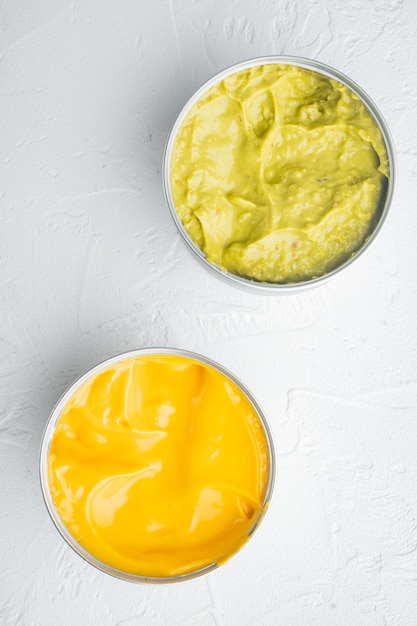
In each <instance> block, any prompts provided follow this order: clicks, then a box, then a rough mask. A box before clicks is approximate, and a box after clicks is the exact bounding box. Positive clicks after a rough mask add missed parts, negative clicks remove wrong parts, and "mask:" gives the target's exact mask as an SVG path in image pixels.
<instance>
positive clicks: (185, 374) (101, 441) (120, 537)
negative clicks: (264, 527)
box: [40, 348, 275, 583]
mask: <svg viewBox="0 0 417 626" xmlns="http://www.w3.org/2000/svg"><path fill="white" fill-rule="evenodd" d="M274 476H275V455H274V448H273V442H272V437H271V432H270V430H269V427H268V424H267V422H266V419H265V416H264V414H263V412H262V410H261V408H260V406H259V404H258V403H257V401H256V400H255V399H254V397H253V396H252V394H251V393H250V391H249V390H248V389H247V388H246V387H245V386H244V385H243V384H242V383H241V382H240V381H239V380H238V379H237V378H236V377H235V376H234V375H233V374H231V373H230V372H228V371H227V370H226V369H225V368H223V367H222V366H221V365H218V364H217V363H214V362H213V361H211V360H210V359H207V358H205V357H203V356H200V355H197V354H194V353H192V352H186V351H183V350H175V349H167V348H150V349H142V350H135V351H132V352H127V353H124V354H121V355H119V356H116V357H113V358H111V359H108V360H107V361H104V362H103V363H101V364H100V365H97V366H96V367H94V368H93V369H91V370H90V371H88V372H87V373H86V374H84V375H83V376H81V378H79V379H78V380H77V381H76V382H75V383H74V384H73V385H72V386H71V387H70V388H69V389H68V390H67V391H66V393H65V394H64V395H63V396H62V398H61V399H60V400H59V402H58V404H57V405H56V407H55V409H54V410H53V412H52V415H51V417H50V419H49V421H48V424H47V426H46V429H45V432H44V436H43V441H42V448H41V455H40V478H41V486H42V492H43V496H44V499H45V503H46V506H47V509H48V511H49V513H50V515H51V517H52V520H53V522H54V524H55V526H56V527H57V529H58V531H59V532H60V533H61V535H62V537H63V538H64V539H65V540H66V541H67V543H68V544H69V545H70V546H71V547H72V548H73V549H74V550H75V551H76V552H77V553H78V554H79V555H80V556H81V557H83V558H84V559H85V560H86V561H88V562H89V563H90V564H92V565H94V566H95V567H97V568H98V569H100V570H102V571H104V572H106V573H108V574H111V575H113V576H116V577H118V578H121V579H123V580H128V581H133V582H151V583H165V582H177V581H181V580H187V579H190V578H194V577H197V576H200V575H202V574H205V573H207V572H209V571H211V570H213V569H215V568H217V567H218V566H219V565H221V564H223V563H224V562H226V561H227V560H229V558H230V557H232V556H233V555H234V554H235V553H236V552H238V551H239V550H240V549H241V548H242V547H243V546H244V545H245V544H246V542H247V541H248V539H249V538H250V536H251V535H252V534H253V532H254V530H255V529H256V528H257V527H258V526H259V524H260V522H261V520H262V519H263V517H264V515H265V513H266V511H267V508H268V505H269V502H270V499H271V495H272V490H273V484H274Z"/></svg>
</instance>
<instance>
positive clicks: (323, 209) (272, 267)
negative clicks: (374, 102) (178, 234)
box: [170, 65, 389, 283]
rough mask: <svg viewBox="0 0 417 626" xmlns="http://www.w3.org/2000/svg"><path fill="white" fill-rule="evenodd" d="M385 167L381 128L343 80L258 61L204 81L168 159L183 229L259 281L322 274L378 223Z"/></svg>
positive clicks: (210, 254) (224, 264) (224, 266)
mask: <svg viewBox="0 0 417 626" xmlns="http://www.w3.org/2000/svg"><path fill="white" fill-rule="evenodd" d="M388 176H389V167H388V157H387V153H386V149H385V144H384V140H383V138H382V135H381V132H380V130H379V127H378V125H377V123H376V121H375V120H374V118H373V117H372V115H371V114H370V112H369V111H368V109H367V108H366V107H365V105H364V104H363V103H362V102H361V100H360V99H359V98H358V96H356V95H355V94H354V93H353V92H352V91H350V89H348V88H347V87H346V86H345V85H342V84H341V83H339V82H337V81H335V80H332V79H330V78H327V77H325V76H323V75H321V74H318V73H316V72H313V71H311V70H307V69H302V68H300V67H296V66H290V65H262V66H257V67H253V68H251V69H247V70H243V71H240V72H238V73H236V74H233V75H232V76H229V77H227V78H225V79H224V80H223V81H221V82H220V83H218V84H216V85H215V86H214V87H212V88H211V89H209V90H208V91H207V92H205V94H204V95H203V96H202V97H201V98H200V100H199V101H198V102H197V103H196V104H195V105H194V106H193V107H192V108H191V109H190V111H189V112H188V113H187V115H186V117H185V119H184V121H183V123H182V125H181V127H180V129H179V132H178V134H177V137H176V140H175V143H174V146H173V151H172V156H171V165H170V177H171V189H172V196H173V200H174V204H175V207H176V210H177V213H178V215H179V218H180V220H181V222H182V224H183V225H184V228H185V229H186V231H187V232H188V234H189V235H190V237H191V238H192V240H193V241H194V242H195V244H196V245H197V246H198V247H199V248H201V250H202V251H203V253H204V254H205V256H206V258H207V261H209V262H210V263H212V264H215V265H217V266H218V267H219V268H220V269H221V270H223V271H228V272H231V273H233V274H237V275H239V276H243V277H246V278H250V279H254V280H257V281H262V282H273V283H293V282H300V281H305V280H309V279H312V278H315V277H318V276H322V275H323V274H326V273H327V272H329V271H331V270H332V269H334V268H336V267H337V266H339V265H340V264H342V263H343V262H344V261H345V260H346V259H348V258H349V257H351V256H352V255H353V254H354V253H355V251H357V250H358V249H359V248H360V246H361V245H362V244H363V243H364V241H365V240H366V239H367V237H368V236H369V235H370V233H371V232H372V230H373V228H374V227H375V224H376V223H377V221H378V218H379V214H380V209H381V205H382V202H381V200H383V197H384V194H385V192H386V187H387V180H388Z"/></svg>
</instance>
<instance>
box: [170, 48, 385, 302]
mask: <svg viewBox="0 0 417 626" xmlns="http://www.w3.org/2000/svg"><path fill="white" fill-rule="evenodd" d="M268 65H280V66H285V67H287V66H289V67H296V68H301V69H303V70H310V71H312V72H315V73H317V74H320V75H321V76H323V77H327V78H329V79H333V80H334V81H337V82H338V83H340V84H341V85H343V86H345V87H347V88H348V90H350V91H351V92H353V94H355V95H356V96H357V97H358V98H359V100H360V102H361V103H362V104H363V105H364V107H365V110H366V111H367V113H369V114H370V116H371V118H373V121H374V122H375V123H376V126H377V127H379V130H380V133H381V135H382V142H383V144H385V145H384V148H385V151H386V162H387V170H388V171H389V174H388V176H387V181H385V186H384V187H383V191H382V193H381V196H380V199H379V201H378V208H377V209H376V213H377V216H376V217H375V219H373V221H372V227H371V228H369V230H366V238H365V239H364V240H362V242H361V243H360V245H359V247H358V248H357V249H355V250H354V251H353V252H352V253H349V254H348V256H347V258H343V259H342V260H341V261H340V263H339V262H338V263H337V264H336V265H335V266H334V267H332V268H331V269H329V270H326V271H325V272H324V273H323V274H320V275H317V276H315V275H311V276H309V277H308V278H303V279H300V280H298V279H296V280H292V279H289V280H285V281H278V282H268V280H262V279H253V278H251V277H247V276H245V275H239V273H236V272H234V271H233V272H232V271H228V270H227V269H225V268H224V267H220V266H219V264H217V263H216V262H209V261H208V260H207V258H206V257H207V255H206V254H205V252H203V250H202V249H201V248H200V246H199V245H197V244H196V243H195V241H194V240H193V239H192V238H191V236H190V234H189V233H188V232H187V230H186V228H185V227H184V225H183V223H182V221H181V219H180V217H179V215H178V212H177V207H176V203H175V201H174V197H173V195H174V194H173V185H172V180H171V166H172V161H173V152H174V149H175V143H176V140H177V138H178V135H179V133H180V131H182V129H183V128H185V126H184V127H183V124H184V122H187V121H188V119H189V118H187V116H188V114H189V112H190V110H191V109H192V108H193V107H194V106H195V105H196V104H197V103H199V101H200V102H201V99H202V98H203V97H206V96H207V92H209V90H211V89H212V88H213V87H214V86H216V85H219V84H220V83H221V81H223V80H224V79H229V80H230V77H231V76H232V75H235V74H237V73H238V72H243V71H244V70H249V69H253V68H260V67H261V66H268ZM210 97H211V96H210ZM194 111H195V109H194ZM193 114H194V113H193ZM371 118H370V119H371ZM381 145H382V144H381ZM193 158H194V157H193ZM180 162H181V161H180ZM248 177H249V176H248ZM317 180H319V179H317ZM163 183H164V190H165V196H166V200H167V203H168V206H169V208H170V211H171V215H172V217H173V219H174V222H175V224H176V226H177V229H178V230H179V232H180V234H181V235H182V237H183V239H184V241H185V243H186V244H187V246H188V247H189V249H190V250H191V252H192V253H193V254H194V256H195V257H196V258H197V259H198V260H199V261H200V262H201V263H202V264H203V265H204V267H206V268H207V269H208V270H209V271H211V272H212V273H213V274H215V275H216V276H218V277H220V278H222V279H224V280H226V281H227V282H228V283H229V284H232V285H235V286H238V287H243V288H245V289H249V290H252V291H256V292H258V293H263V294H280V293H293V292H298V291H301V290H304V289H306V288H309V287H312V286H316V285H320V284H323V283H325V282H327V281H328V280H329V279H330V278H332V277H335V276H337V275H338V274H339V273H340V272H342V270H344V269H346V268H347V267H348V266H350V265H352V263H354V262H356V261H357V260H358V259H359V257H361V256H362V254H363V253H364V252H365V251H366V250H368V249H369V247H370V245H371V243H372V242H373V241H375V239H376V237H377V235H378V234H379V232H380V231H381V229H382V226H383V224H384V222H385V220H386V218H387V215H388V211H389V208H390V205H391V202H392V197H393V191H394V186H395V155H394V146H393V142H392V139H391V135H390V133H389V130H388V128H387V125H386V123H385V121H384V119H383V117H382V115H381V113H380V112H379V110H378V108H377V107H376V105H375V104H374V102H373V101H372V100H371V98H370V97H369V96H368V95H367V94H366V93H365V92H364V91H363V90H362V89H361V88H360V87H359V86H358V85H356V84H355V83H354V82H353V81H352V80H351V79H350V78H348V77H347V76H345V75H343V74H342V73H340V72H339V71H337V70H335V69H333V68H331V67H329V66H327V65H325V64H323V63H320V62H318V61H314V60H309V59H303V58H299V57H290V56H269V57H261V58H255V59H251V60H248V61H244V62H243V63H239V64H237V65H233V66H231V67H229V68H227V69H225V70H223V71H221V72H219V73H218V74H216V75H215V76H214V77H213V78H211V79H210V80H209V81H208V82H206V83H205V84H204V85H203V86H202V87H201V88H200V89H199V90H198V91H197V92H196V93H195V94H194V95H193V96H192V97H191V99H190V100H189V101H188V102H187V104H186V105H185V106H184V108H183V110H182V111H181V113H180V114H179V116H178V118H177V120H176V122H175V124H174V126H173V128H172V130H171V133H170V135H169V138H168V141H167V145H166V149H165V154H164V164H163ZM348 231H349V225H347V228H346V229H345V233H344V234H343V236H344V237H349V235H348V234H346V233H348ZM363 236H365V235H363ZM329 245H330V244H329ZM331 245H333V244H331Z"/></svg>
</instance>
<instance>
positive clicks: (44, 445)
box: [39, 347, 277, 584]
mask: <svg viewBox="0 0 417 626" xmlns="http://www.w3.org/2000/svg"><path fill="white" fill-rule="evenodd" d="M158 354H160V355H170V356H182V357H184V358H188V359H190V360H193V361H197V362H200V363H203V364H204V365H208V366H209V367H212V368H213V369H215V370H216V371H218V372H220V373H221V374H223V375H224V376H225V377H226V378H228V379H229V380H231V381H232V382H233V383H234V384H235V385H236V386H237V387H239V389H240V390H241V391H242V392H243V393H244V395H245V396H246V398H247V399H248V400H249V402H250V403H251V405H252V406H253V408H254V410H255V412H256V414H257V416H258V418H259V421H260V423H261V424H262V428H263V431H264V434H265V438H266V441H267V445H268V455H269V476H268V485H267V489H266V493H265V497H264V500H263V502H262V506H263V509H262V511H261V513H260V514H259V515H258V517H257V519H256V520H255V522H254V524H253V526H252V527H251V528H250V530H249V532H248V534H247V539H246V540H245V542H244V543H243V544H242V545H241V546H240V547H239V548H238V549H237V550H236V551H235V552H233V553H232V554H231V555H230V556H229V557H228V558H227V559H226V561H223V562H222V563H215V562H214V563H211V564H209V565H207V566H205V567H203V568H200V569H198V570H195V571H191V572H187V573H185V574H180V575H176V576H141V575H137V574H132V573H129V572H124V571H123V570H118V569H116V568H114V567H111V566H110V565H107V564H106V563H105V562H103V561H101V560H100V559H98V558H96V557H95V556H94V555H92V554H91V553H90V552H89V551H88V550H86V549H85V548H84V547H83V546H82V545H81V544H80V543H78V541H76V539H75V538H74V537H73V535H72V534H71V532H70V531H69V530H68V528H67V527H66V526H65V524H64V522H63V521H62V518H61V516H60V515H59V513H58V511H57V510H56V508H55V505H54V503H53V500H52V497H51V493H50V489H49V482H48V456H49V450H50V446H51V442H52V436H53V433H54V431H55V427H56V425H57V423H58V421H59V418H60V417H61V413H62V410H63V409H64V407H65V406H66V404H67V403H68V401H69V400H70V398H71V397H72V396H73V394H74V393H75V391H76V390H77V389H79V387H80V386H81V385H82V384H83V383H84V382H86V381H87V380H88V379H89V378H91V377H92V376H95V375H96V374H98V373H99V372H101V371H103V370H104V369H106V368H107V367H109V366H111V365H113V364H115V363H119V362H121V361H124V360H126V359H130V358H134V357H139V356H146V355H158ZM276 471H277V470H276V456H275V448H274V440H273V436H272V431H271V429H270V426H269V424H268V421H267V418H266V415H265V413H264V411H263V410H262V408H261V406H260V404H259V402H258V401H257V399H256V398H255V396H254V395H253V394H252V392H251V391H250V390H249V389H248V387H246V385H245V384H244V383H242V381H241V380H240V379H239V378H238V377H237V376H235V375H234V374H233V373H232V372H230V371H229V370H228V369H226V368H225V367H223V365H220V364H219V363H217V362H216V361H213V360H212V359H209V358H208V357H206V356H204V355H201V354H198V353H196V352H191V351H189V350H182V349H179V348H162V347H155V348H138V349H135V350H129V351H128V352H122V353H120V354H118V355H115V356H113V357H110V358H108V359H105V360H104V361H101V362H100V363H98V364H97V365H95V366H94V367H92V368H90V369H88V370H87V371H85V372H84V373H83V374H81V375H80V376H79V377H78V378H77V379H76V380H75V381H74V382H73V383H72V384H71V385H70V386H69V387H68V388H67V389H66V391H65V392H64V393H63V394H62V396H61V397H60V399H59V400H58V402H57V403H56V404H55V406H54V408H53V410H52V412H51V414H50V416H49V418H48V421H47V423H46V425H45V429H44V432H43V435H42V441H41V448H40V455H39V478H40V484H41V491H42V496H43V499H44V502H45V506H46V508H47V510H48V513H49V515H50V518H51V519H52V522H53V524H54V526H55V528H56V529H57V530H58V532H59V534H60V535H61V537H62V538H63V539H64V540H65V541H66V543H67V544H68V545H69V546H70V548H72V549H73V550H74V551H75V552H76V553H77V554H78V555H79V556H81V557H82V558H83V559H84V560H85V561H87V563H89V564H90V565H93V566H94V567H95V568H96V569H98V570H100V571H102V572H104V573H106V574H109V575H111V576H113V577H115V578H119V579H121V580H125V581H130V582H135V583H153V584H166V583H175V582H181V581H185V580H191V579H194V578H198V577H200V576H203V575H204V574H207V573H208V572H211V571H213V570H215V569H217V568H218V567H221V566H222V565H223V564H224V563H227V562H229V561H230V560H231V559H233V558H234V557H235V556H236V555H237V554H238V553H240V552H241V551H242V550H243V549H244V548H245V547H246V546H247V544H248V543H249V541H250V539H251V537H252V535H253V534H254V533H255V531H256V530H257V529H258V527H259V526H260V524H261V522H262V520H263V519H264V518H265V515H266V514H267V512H268V510H269V505H270V502H271V498H272V494H273V491H274V486H275V479H276Z"/></svg>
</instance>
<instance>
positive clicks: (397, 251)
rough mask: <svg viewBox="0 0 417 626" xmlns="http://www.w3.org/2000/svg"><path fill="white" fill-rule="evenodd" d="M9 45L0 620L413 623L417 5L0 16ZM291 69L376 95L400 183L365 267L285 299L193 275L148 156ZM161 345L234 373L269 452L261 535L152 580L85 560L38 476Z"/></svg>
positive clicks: (1, 257) (204, 0)
mask: <svg viewBox="0 0 417 626" xmlns="http://www.w3.org/2000/svg"><path fill="white" fill-rule="evenodd" d="M0 32H1V37H0V72H1V80H0V125H1V132H0V137H1V141H0V168H1V175H0V199H1V229H0V238H1V242H0V244H1V245H0V284H1V292H0V298H1V307H0V351H1V352H0V374H1V376H0V481H1V482H0V490H1V495H0V515H1V522H0V535H1V542H2V546H1V568H0V623H1V624H2V625H6V626H9V625H19V626H20V625H25V626H26V625H28V626H49V625H50V626H66V625H71V626H72V625H77V626H79V625H81V626H83V625H87V626H88V625H90V624H92V625H95V624H98V625H107V624H109V625H115V626H116V625H117V626H148V625H151V626H152V625H154V624H155V625H158V626H159V625H161V626H164V625H178V626H213V625H216V626H234V625H236V626H241V625H248V626H249V625H252V624H260V625H265V626H270V625H271V626H275V625H282V626H298V625H308V626H311V625H313V626H314V625H318V626H321V625H324V626H331V625H341V626H357V625H359V626H383V625H385V626H415V625H416V624H417V547H416V546H417V526H416V518H417V454H416V444H417V416H416V408H417V371H416V365H417V353H416V345H417V333H416V331H417V316H416V304H417V294H416V264H417V247H416V229H417V213H416V204H415V197H416V177H417V124H416V119H417V62H416V61H417V3H416V1H415V0H275V1H274V0H257V2H254V1H253V0H239V1H231V0H222V1H220V0H219V1H215V0H192V1H191V0H171V1H169V0H152V1H151V0H148V1H146V0H113V1H112V0H89V1H88V2H81V1H76V2H70V1H67V0H36V1H35V0H3V1H2V2H1V4H0ZM282 53H284V54H295V55H300V56H308V57H311V58H316V59H319V60H321V61H324V62H326V63H329V64H331V65H333V66H335V67H336V68H338V69H339V70H342V71H343V72H345V73H347V74H349V75H350V76H351V78H353V79H354V80H355V81H356V82H358V83H359V84H360V85H361V86H362V87H363V88H364V89H365V90H366V91H368V93H369V94H370V95H371V97H372V98H374V99H375V101H376V102H377V104H378V105H379V107H380V109H381V111H382V113H383V115H384V116H385V117H386V119H387V121H388V123H389V126H390V128H391V131H392V133H393V135H394V139H395V143H396V147H397V152H398V171H399V176H398V188H397V193H396V198H395V202H394V206H393V210H392V214H391V217H390V219H389V221H388V222H387V224H386V227H385V228H384V230H383V232H382V234H381V236H380V238H379V239H378V241H377V242H376V243H375V245H374V246H373V247H372V248H371V250H370V251H369V252H368V254H367V255H365V257H364V258H363V259H362V260H361V261H360V262H358V263H357V264H356V265H355V266H354V267H352V268H351V269H349V270H348V271H346V273H345V274H344V275H343V274H342V276H340V277H338V278H337V279H335V280H334V281H332V282H331V283H330V284H329V285H328V286H322V287H320V288H317V289H315V290H312V291H310V292H307V293H305V294H302V295H297V296H286V297H279V298H275V297H262V296H258V295H252V294H246V293H244V292H241V291H239V290H237V289H235V288H233V287H230V286H228V285H225V284H223V282H222V281H220V280H218V279H217V278H216V277H213V276H211V275H210V274H209V273H208V272H207V271H206V270H205V269H204V268H202V267H201V266H200V265H199V264H198V263H197V262H196V261H195V260H194V258H193V257H192V255H191V254H190V253H189V251H188V250H187V249H186V247H185V245H184V244H183V243H182V242H181V240H180V237H179V235H178V234H177V232H176V230H175V227H174V225H173V222H172V220H171V217H170V215H169V212H168V209H167V207H166V206H165V202H164V197H163V192H162V184H161V160H162V154H163V148H164V144H165V141H166V138H167V134H168V132H169V129H170V126H171V124H172V123H173V122H174V119H175V117H176V115H177V113H178V112H179V110H180V108H181V107H182V105H183V104H184V103H185V101H186V100H187V99H188V97H189V96H190V95H191V94H192V93H193V92H194V90H195V89H196V88H198V87H199V86H200V85H201V84H202V83H203V82H204V81H205V80H206V79H208V78H209V77H210V76H211V75H212V74H214V73H215V72H217V71H218V70H220V69H222V68H224V67H226V66H228V65H230V64H231V63H234V62H237V61H240V60H243V59H245V58H249V57H253V56H257V55H264V54H282ZM152 345H158V346H174V347H182V348H187V349H190V350H194V351H197V352H200V353H202V354H205V355H207V356H209V357H211V358H213V359H215V360H217V361H219V362H221V363H223V364H224V365H225V366H226V367H228V368H229V369H231V370H232V371H233V372H235V373H236V374H237V375H238V376H239V377H240V378H241V379H242V380H243V381H245V382H246V384H247V385H248V386H249V387H250V388H251V389H252V390H253V392H254V393H255V395H256V396H257V397H258V398H259V400H260V402H261V404H262V405H263V407H264V409H265V410H266V412H267V414H268V416H269V420H270V423H271V426H272V430H273V433H274V436H275V440H276V447H277V452H278V481H277V487H276V492H275V497H274V500H273V504H272V506H271V510H270V512H269V515H268V516H267V519H266V520H265V522H264V524H263V527H262V528H261V529H260V531H259V533H258V534H257V535H256V536H255V537H254V538H253V540H252V542H250V544H249V545H248V546H247V547H246V548H245V549H244V550H243V551H242V552H241V553H240V554H239V555H238V556H236V557H235V558H234V559H233V560H232V561H231V562H230V563H228V564H227V565H225V566H224V567H222V568H220V569H219V570H218V571H216V572H213V573H211V574H210V575H209V576H207V577H205V578H202V579H198V580H195V581H191V582H188V583H182V584H177V585H169V586H161V587H155V586H146V585H134V584H130V583H123V582H120V581H117V580H113V579H112V578H111V577H109V576H107V575H105V574H102V573H100V572H98V571H96V570H94V569H93V568H92V567H90V566H88V565H87V564H85V563H84V562H83V561H82V560H81V559H80V558H79V557H78V556H77V555H76V554H75V553H73V552H72V551H71V550H70V549H69V548H68V547H67V546H66V544H65V543H64V542H63V541H62V540H61V538H60V536H59V535H58V533H57V532H56V530H55V528H54V527H53V525H52V522H51V521H50V519H49V517H48V514H47V511H46V509H45V507H44V504H43V501H42V497H41V493H40V488H39V480H38V453H39V445H40V440H41V434H42V431H43V428H44V425H45V423H46V420H47V418H48V415H49V413H50V411H51V409H52V407H53V405H54V403H55V402H56V400H57V399H58V398H59V396H60V395H61V393H62V392H63V391H64V389H65V388H66V387H67V386H68V385H69V384H70V383H71V382H72V381H73V380H74V378H75V377H77V376H78V375H79V374H81V373H82V372H83V371H85V370H86V369H87V368H89V367H91V366H93V365H95V364H96V363H98V362H99V361H100V360H102V359H104V358H106V357H109V356H111V355H113V354H116V353H119V352H121V351H124V350H128V349H131V348H137V347H142V346H152Z"/></svg>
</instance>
